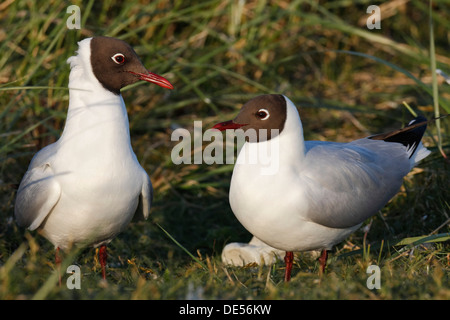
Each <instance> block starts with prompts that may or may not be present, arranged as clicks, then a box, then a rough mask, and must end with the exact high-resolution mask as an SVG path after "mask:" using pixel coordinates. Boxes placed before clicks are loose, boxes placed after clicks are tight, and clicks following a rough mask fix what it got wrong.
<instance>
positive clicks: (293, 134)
mask: <svg viewBox="0 0 450 320" xmlns="http://www.w3.org/2000/svg"><path fill="white" fill-rule="evenodd" d="M286 108H287V115H286V122H285V125H284V128H283V130H282V131H281V133H280V134H279V135H278V136H276V137H274V138H272V139H270V140H268V141H263V142H258V143H250V142H246V143H245V144H244V146H243V148H242V149H241V151H240V153H239V156H238V159H237V161H236V164H237V165H238V166H241V165H243V166H246V167H247V168H246V169H244V170H253V169H257V170H259V174H262V175H272V174H276V173H278V172H279V169H288V170H292V169H293V168H295V167H297V166H298V167H300V166H301V163H302V159H303V158H304V157H305V142H304V139H303V128H302V123H301V121H300V116H299V114H298V112H297V108H296V107H295V105H294V104H293V103H292V102H291V101H290V100H289V99H288V98H286ZM251 168H253V169H251ZM255 173H256V172H255Z"/></svg>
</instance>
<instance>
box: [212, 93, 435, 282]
mask: <svg viewBox="0 0 450 320" xmlns="http://www.w3.org/2000/svg"><path fill="white" fill-rule="evenodd" d="M426 124H427V121H426V119H425V118H424V117H417V118H416V119H414V120H413V121H411V122H410V123H409V125H408V126H407V127H406V128H404V129H400V130H396V131H393V132H389V133H385V134H379V135H374V136H370V137H367V138H364V139H359V140H355V141H352V142H349V143H337V142H327V141H304V139H303V128H302V123H301V121H300V116H299V114H298V111H297V108H296V107H295V105H294V104H293V103H292V102H291V100H289V99H288V98H287V97H285V96H283V95H276V94H271V95H262V96H258V97H256V98H254V99H252V100H250V101H249V102H247V103H246V104H245V105H244V106H243V107H242V109H241V110H240V112H239V114H238V115H237V117H236V118H235V119H234V120H230V121H226V122H222V123H219V124H216V125H215V126H214V128H215V129H218V130H221V131H222V130H226V129H242V130H244V132H245V133H246V136H247V139H248V141H246V142H245V144H244V146H243V147H242V149H241V151H240V153H239V156H238V159H237V160H236V164H235V167H234V170H233V175H232V178H231V185H230V194H229V200H230V205H231V209H232V210H233V213H234V214H235V215H236V217H237V219H238V220H239V221H240V222H241V223H242V225H243V226H244V227H245V228H246V229H247V230H248V231H249V232H250V233H252V234H253V235H254V238H253V240H252V242H253V243H254V247H255V248H256V249H257V251H258V250H260V251H261V252H262V253H263V254H266V251H269V252H270V247H272V248H275V249H278V250H283V251H285V252H286V255H285V263H286V269H285V281H289V280H290V278H291V269H292V263H293V252H294V251H310V250H322V255H321V257H320V258H319V261H320V270H321V272H324V269H325V265H326V261H327V257H328V256H327V254H328V253H327V251H328V250H330V249H331V248H332V247H333V246H334V245H335V244H337V243H339V242H341V241H342V240H344V239H345V238H346V237H347V236H349V235H350V234H351V233H352V232H354V231H355V230H356V229H358V228H359V227H360V226H361V224H362V223H363V222H364V221H365V220H366V219H367V218H369V217H370V216H372V215H374V214H375V213H376V212H378V211H379V210H380V209H381V208H382V207H383V206H384V205H385V204H386V203H387V202H388V201H389V200H390V199H391V198H392V197H393V196H395V195H396V193H397V192H398V190H399V189H400V187H401V184H402V181H403V177H404V176H406V175H407V174H408V172H409V171H410V170H411V169H412V168H413V167H414V165H415V164H416V163H417V162H418V161H420V160H422V159H423V158H425V157H426V156H428V155H429V154H430V151H429V150H427V149H426V148H425V147H423V145H422V143H421V139H422V136H423V134H424V132H425V129H426ZM252 129H253V130H254V132H255V133H256V134H254V135H251V134H247V133H248V132H249V131H250V130H252ZM272 129H273V131H272ZM262 133H265V134H262ZM275 146H276V147H275ZM263 147H264V148H265V149H264V150H266V151H267V150H277V151H278V152H276V154H270V153H268V152H261V151H260V150H261V149H260V148H263ZM272 153H273V152H272ZM256 154H257V155H258V157H254V155H256ZM245 157H250V158H252V159H255V158H256V161H254V162H253V163H252V162H251V161H246V160H244V159H245ZM273 158H276V161H277V170H276V171H274V172H273V173H272V174H262V172H263V170H262V169H264V167H265V166H267V163H270V161H272V160H273ZM259 240H261V241H262V242H263V243H265V244H267V245H268V246H270V247H268V246H265V245H263V244H261V241H259ZM250 245H252V244H250ZM234 249H236V250H235V251H236V252H239V250H240V248H239V247H237V248H234ZM247 249H249V248H246V247H243V248H242V252H243V253H244V254H246V252H245V251H246V250H247ZM247 251H248V250H247ZM236 252H235V255H234V257H235V258H236V257H237V256H238V254H236ZM274 253H275V254H277V252H274Z"/></svg>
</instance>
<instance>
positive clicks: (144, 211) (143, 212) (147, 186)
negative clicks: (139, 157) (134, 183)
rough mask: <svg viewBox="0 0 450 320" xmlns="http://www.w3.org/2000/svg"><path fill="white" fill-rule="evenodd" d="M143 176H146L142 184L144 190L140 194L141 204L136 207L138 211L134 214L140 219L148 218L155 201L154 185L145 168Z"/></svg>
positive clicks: (136, 218) (135, 217)
mask: <svg viewBox="0 0 450 320" xmlns="http://www.w3.org/2000/svg"><path fill="white" fill-rule="evenodd" d="M142 171H143V176H144V182H143V184H142V190H141V193H140V195H139V204H138V207H137V209H136V212H135V214H134V219H135V220H138V219H139V218H144V219H147V218H148V216H149V215H150V206H151V204H152V201H153V186H152V182H151V181H150V178H149V177H148V175H147V173H146V172H145V170H144V169H142Z"/></svg>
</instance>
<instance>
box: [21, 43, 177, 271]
mask: <svg viewBox="0 0 450 320" xmlns="http://www.w3.org/2000/svg"><path fill="white" fill-rule="evenodd" d="M78 45H79V48H78V51H77V53H78V54H77V55H76V56H73V57H70V58H69V59H68V60H67V62H68V63H69V64H70V67H71V71H70V76H69V98H70V99H69V109H68V113H67V120H66V124H65V127H64V130H63V133H62V135H61V137H60V138H59V140H58V141H56V142H55V143H53V144H51V145H48V146H47V147H45V148H43V149H42V150H40V151H39V152H38V153H36V155H35V156H34V157H33V159H32V161H31V163H30V165H29V168H28V171H27V172H26V173H25V176H24V177H23V179H22V182H21V183H20V186H19V189H18V191H17V197H16V203H15V211H14V214H15V217H16V220H17V222H18V224H19V225H20V226H24V227H27V228H28V229H30V230H35V229H38V230H39V231H40V233H41V234H42V235H43V236H44V237H46V238H47V239H48V240H50V241H51V242H52V243H53V244H54V246H55V248H56V255H55V260H56V263H57V264H58V263H59V262H60V258H59V255H58V252H59V249H62V250H66V249H69V248H70V247H71V246H73V245H77V246H89V245H92V246H94V247H100V250H99V258H100V259H99V260H100V264H101V267H102V277H103V278H105V265H106V257H107V255H106V245H107V244H108V243H109V242H110V241H111V240H112V239H113V238H114V237H115V236H116V235H117V234H118V233H120V232H121V231H122V230H124V228H125V227H126V226H127V225H128V223H129V222H130V221H131V219H132V218H133V216H135V215H136V216H142V217H143V218H147V217H148V215H149V211H150V205H151V201H152V196H153V189H152V184H151V182H150V179H149V177H148V175H147V173H146V172H145V170H144V169H143V168H142V167H141V165H140V164H139V162H138V160H137V159H136V155H135V154H134V152H133V149H132V147H131V144H130V130H129V124H128V116H127V111H126V108H125V104H124V101H123V99H122V96H121V94H120V89H121V88H123V87H124V86H126V85H129V84H132V83H135V82H137V81H139V80H145V81H148V82H151V83H155V84H157V85H159V86H162V87H164V88H169V89H172V88H173V87H172V85H171V84H170V82H169V81H167V80H166V79H165V78H163V77H161V76H159V75H156V74H153V73H151V72H149V71H148V70H147V69H146V68H144V66H143V65H142V63H141V61H140V60H139V57H138V56H137V54H136V53H135V51H134V50H133V49H132V48H131V47H130V46H129V45H128V44H127V43H126V42H124V41H121V40H118V39H114V38H109V37H94V38H88V39H84V40H82V41H80V42H79V43H78Z"/></svg>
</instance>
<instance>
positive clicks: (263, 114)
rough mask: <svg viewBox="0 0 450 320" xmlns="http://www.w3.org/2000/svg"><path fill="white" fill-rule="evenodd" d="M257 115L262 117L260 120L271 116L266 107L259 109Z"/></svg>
mask: <svg viewBox="0 0 450 320" xmlns="http://www.w3.org/2000/svg"><path fill="white" fill-rule="evenodd" d="M256 116H257V117H258V118H259V119H260V120H267V119H269V117H270V114H269V111H267V110H266V109H259V110H258V112H257V113H256Z"/></svg>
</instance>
